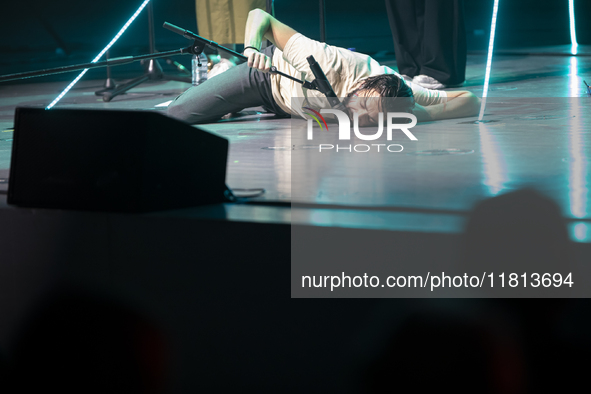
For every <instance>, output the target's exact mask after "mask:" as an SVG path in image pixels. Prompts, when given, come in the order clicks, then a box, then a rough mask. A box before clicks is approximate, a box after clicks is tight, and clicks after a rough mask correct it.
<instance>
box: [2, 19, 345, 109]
mask: <svg viewBox="0 0 591 394" xmlns="http://www.w3.org/2000/svg"><path fill="white" fill-rule="evenodd" d="M163 27H164V28H166V29H168V30H170V31H172V32H174V33H177V34H180V35H182V36H183V37H185V38H187V39H189V40H193V44H191V45H190V46H188V47H186V48H181V49H176V50H172V51H165V52H157V53H149V54H146V55H137V56H123V57H116V58H112V59H108V60H104V61H101V62H96V63H83V64H76V65H72V66H64V67H55V68H48V69H45V70H37V71H28V72H23V73H17V74H9V75H3V76H0V82H6V81H15V80H20V79H26V78H34V77H41V76H45V75H53V74H59V73H65V72H70V71H78V70H84V69H86V68H88V69H92V68H100V67H110V66H119V65H121V64H129V63H132V62H136V61H139V60H149V59H158V58H162V57H169V56H174V55H197V56H199V55H200V54H201V53H202V52H203V49H204V48H205V46H209V47H210V48H215V49H217V50H219V51H224V52H226V53H228V54H230V55H232V56H235V57H237V58H238V59H239V60H242V61H243V62H245V61H247V60H248V58H247V57H246V56H244V55H242V54H241V53H238V52H236V51H233V50H231V49H228V48H226V47H223V46H221V45H220V44H218V43H217V42H214V41H210V40H207V39H205V38H203V37H201V36H198V35H197V34H195V33H193V32H190V31H189V30H185V29H182V28H180V27H178V26H175V25H173V24H171V23H168V22H164V26H163ZM308 63H310V66H311V68H312V71H313V73H314V75H315V77H316V80H314V82H308V81H306V80H304V81H302V80H300V79H297V78H294V77H292V76H291V75H288V74H285V73H283V72H281V71H278V70H277V68H276V67H275V66H273V67H271V71H270V72H271V73H272V74H278V75H281V76H282V77H285V78H288V79H291V80H292V81H295V82H297V83H300V84H302V86H303V87H305V88H306V89H311V90H317V91H319V92H321V93H323V94H324V95H326V96H327V98H328V99H329V102H330V103H331V105H332V106H333V107H337V106H340V105H341V103H340V101H339V99H338V98H337V97H336V95H335V94H334V92H333V91H332V87H331V86H330V83H329V82H328V80H327V79H326V76H324V72H322V69H320V66H319V65H318V64H317V63H316V61H315V60H314V58H313V57H312V56H309V57H308ZM318 70H320V71H318ZM319 73H320V74H319Z"/></svg>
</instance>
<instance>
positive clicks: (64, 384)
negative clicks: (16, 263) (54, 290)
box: [10, 291, 167, 393]
mask: <svg viewBox="0 0 591 394" xmlns="http://www.w3.org/2000/svg"><path fill="white" fill-rule="evenodd" d="M166 358H167V357H166V345H165V341H164V337H163V335H162V333H161V332H160V331H159V330H158V329H156V328H155V326H154V325H152V324H151V323H150V322H149V321H147V320H146V319H144V318H142V317H140V316H139V315H138V314H136V313H134V312H133V311H131V310H129V309H128V308H126V307H123V306H121V305H119V304H118V303H116V302H114V301H112V300H107V299H105V298H102V297H97V296H94V295H90V294H88V293H80V292H70V291H68V292H62V293H60V294H58V295H54V296H53V297H50V298H49V299H48V300H46V302H45V303H44V304H43V305H42V306H41V307H40V308H38V309H37V310H36V312H35V313H34V314H33V315H31V317H30V318H29V319H28V320H27V322H26V323H25V325H24V327H23V329H22V330H20V332H19V337H18V338H17V341H16V345H15V348H14V351H13V357H12V360H11V361H12V362H11V364H12V365H11V371H10V372H11V374H10V375H11V379H10V380H11V381H10V383H11V386H12V387H13V391H14V392H41V391H46V390H48V389H49V388H53V389H56V390H58V391H59V392H62V393H63V392H65V393H74V392H76V393H160V392H163V390H164V385H165V375H166Z"/></svg>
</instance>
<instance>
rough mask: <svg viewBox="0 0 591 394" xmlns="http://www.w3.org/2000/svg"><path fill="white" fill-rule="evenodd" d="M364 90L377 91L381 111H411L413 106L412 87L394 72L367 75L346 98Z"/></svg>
mask: <svg viewBox="0 0 591 394" xmlns="http://www.w3.org/2000/svg"><path fill="white" fill-rule="evenodd" d="M364 90H369V91H375V92H377V93H379V95H380V96H381V97H382V102H381V110H382V111H383V112H407V113H412V109H413V107H414V106H415V100H414V96H413V93H412V89H411V88H410V86H408V85H407V84H406V83H405V82H404V80H403V79H402V78H400V77H399V76H398V75H396V74H382V75H376V76H373V77H368V78H366V79H364V80H363V82H362V83H361V85H360V86H359V87H358V88H357V89H355V90H354V91H353V92H351V93H349V95H348V96H347V98H349V97H351V96H353V95H355V94H357V93H359V92H360V91H364ZM394 98H397V99H394Z"/></svg>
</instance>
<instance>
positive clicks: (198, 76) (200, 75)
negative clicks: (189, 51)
mask: <svg viewBox="0 0 591 394" xmlns="http://www.w3.org/2000/svg"><path fill="white" fill-rule="evenodd" d="M199 61H200V62H201V67H200V66H199ZM192 66H193V67H192V68H193V69H192V71H193V78H192V79H193V86H197V85H200V84H202V83H203V82H205V81H206V80H207V56H205V54H203V53H200V54H199V58H197V55H193V62H192Z"/></svg>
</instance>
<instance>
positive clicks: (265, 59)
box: [244, 48, 271, 73]
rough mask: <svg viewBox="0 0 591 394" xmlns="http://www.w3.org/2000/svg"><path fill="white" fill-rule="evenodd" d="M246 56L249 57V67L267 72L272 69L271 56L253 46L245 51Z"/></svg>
mask: <svg viewBox="0 0 591 394" xmlns="http://www.w3.org/2000/svg"><path fill="white" fill-rule="evenodd" d="M244 56H246V57H248V67H252V68H254V69H256V70H259V71H262V72H264V73H267V72H269V71H270V70H271V58H270V57H269V56H267V55H265V54H264V53H260V52H258V51H256V50H254V49H252V48H247V49H246V50H245V51H244Z"/></svg>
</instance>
